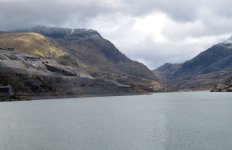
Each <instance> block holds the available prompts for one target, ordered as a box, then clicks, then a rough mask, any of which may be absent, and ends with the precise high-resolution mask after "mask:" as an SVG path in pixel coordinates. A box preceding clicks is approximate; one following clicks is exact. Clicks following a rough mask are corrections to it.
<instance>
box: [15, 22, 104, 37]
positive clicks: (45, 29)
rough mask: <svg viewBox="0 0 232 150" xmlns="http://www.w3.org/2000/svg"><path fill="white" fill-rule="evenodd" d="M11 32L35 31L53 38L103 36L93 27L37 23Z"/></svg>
mask: <svg viewBox="0 0 232 150" xmlns="http://www.w3.org/2000/svg"><path fill="white" fill-rule="evenodd" d="M11 32H35V33H40V34H42V35H45V36H48V37H51V38H67V37H82V38H85V37H98V38H102V36H101V35H100V34H99V33H98V32H97V31H96V30H92V29H78V28H74V29H71V28H62V27H50V26H45V25H37V26H35V27H32V28H28V29H16V30H11Z"/></svg>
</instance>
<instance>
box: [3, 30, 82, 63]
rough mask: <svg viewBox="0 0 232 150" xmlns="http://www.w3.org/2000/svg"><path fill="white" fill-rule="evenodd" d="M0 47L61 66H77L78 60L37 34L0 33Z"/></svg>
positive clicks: (51, 41) (53, 42) (48, 39)
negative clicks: (53, 61)
mask: <svg viewBox="0 0 232 150" xmlns="http://www.w3.org/2000/svg"><path fill="white" fill-rule="evenodd" d="M0 47H3V48H4V47H5V48H8V47H12V48H16V49H17V50H19V51H21V52H24V53H27V54H30V55H35V56H38V57H41V58H45V59H55V60H56V61H58V62H59V63H61V64H64V65H71V66H76V67H77V66H78V59H76V58H75V57H72V56H70V55H69V54H68V53H67V52H65V51H64V49H63V48H62V47H61V46H60V45H59V44H58V43H57V42H55V41H54V40H52V39H51V38H49V37H45V36H43V35H41V34H38V33H16V32H4V31H0Z"/></svg>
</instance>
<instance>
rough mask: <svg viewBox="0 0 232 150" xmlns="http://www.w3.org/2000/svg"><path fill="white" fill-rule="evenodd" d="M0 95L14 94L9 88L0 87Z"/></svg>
mask: <svg viewBox="0 0 232 150" xmlns="http://www.w3.org/2000/svg"><path fill="white" fill-rule="evenodd" d="M0 94H1V95H10V94H14V90H13V88H12V87H11V86H0Z"/></svg>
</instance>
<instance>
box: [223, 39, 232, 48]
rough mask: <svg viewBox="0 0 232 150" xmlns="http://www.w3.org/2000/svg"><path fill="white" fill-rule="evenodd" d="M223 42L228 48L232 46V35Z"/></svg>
mask: <svg viewBox="0 0 232 150" xmlns="http://www.w3.org/2000/svg"><path fill="white" fill-rule="evenodd" d="M221 44H223V45H225V46H227V47H228V48H230V49H231V48H232V36H231V37H229V38H228V39H227V40H225V41H224V42H222V43H221Z"/></svg>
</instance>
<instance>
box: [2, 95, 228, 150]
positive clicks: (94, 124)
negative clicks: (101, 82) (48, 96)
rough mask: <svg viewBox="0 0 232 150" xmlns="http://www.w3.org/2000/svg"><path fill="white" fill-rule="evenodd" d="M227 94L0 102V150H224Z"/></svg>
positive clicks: (226, 141)
mask: <svg viewBox="0 0 232 150" xmlns="http://www.w3.org/2000/svg"><path fill="white" fill-rule="evenodd" d="M230 98H231V94H230V93H209V92H189V93H184V92H176V93H155V94H153V95H142V96H120V97H96V98H77V99H65V100H41V101H29V102H3V103H0V121H1V123H0V138H1V140H0V149H1V150H2V149H3V150H4V149H5V150H25V149H28V150H29V149H30V150H41V149H42V150H54V149H56V150H64V149H65V150H73V149H78V150H109V149H110V150H182V149H184V150H185V149H188V150H196V149H197V150H209V149H210V150H219V149H222V150H227V149H231V147H232V144H231V141H232V128H231V127H230V126H231V123H232V116H231V113H232V109H231V108H232V101H231V100H230Z"/></svg>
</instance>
